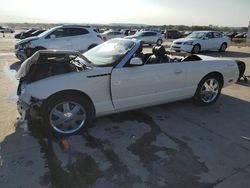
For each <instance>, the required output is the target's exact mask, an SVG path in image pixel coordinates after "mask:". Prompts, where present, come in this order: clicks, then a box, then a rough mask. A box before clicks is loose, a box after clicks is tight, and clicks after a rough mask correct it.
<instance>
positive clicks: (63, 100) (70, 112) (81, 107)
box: [44, 94, 94, 136]
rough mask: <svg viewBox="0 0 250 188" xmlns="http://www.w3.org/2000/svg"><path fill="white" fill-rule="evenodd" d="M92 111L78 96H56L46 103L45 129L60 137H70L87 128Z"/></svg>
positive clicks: (90, 120)
mask: <svg viewBox="0 0 250 188" xmlns="http://www.w3.org/2000/svg"><path fill="white" fill-rule="evenodd" d="M93 117H94V110H93V107H92V105H91V103H90V101H89V100H88V99H86V98H84V97H82V96H78V95H74V94H73V95H72V94H70V95H67V94H65V95H58V96H54V97H52V98H50V99H48V101H46V104H45V109H44V121H45V125H46V126H47V128H48V129H49V130H50V131H52V132H53V133H55V134H56V135H61V136H70V135H74V134H78V133H80V132H82V131H83V130H84V129H86V128H88V127H89V126H90V125H91V123H92V120H93Z"/></svg>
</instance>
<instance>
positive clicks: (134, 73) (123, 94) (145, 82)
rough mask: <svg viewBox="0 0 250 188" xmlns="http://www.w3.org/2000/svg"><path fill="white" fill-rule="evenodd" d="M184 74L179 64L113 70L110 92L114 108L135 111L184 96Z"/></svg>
mask: <svg viewBox="0 0 250 188" xmlns="http://www.w3.org/2000/svg"><path fill="white" fill-rule="evenodd" d="M185 79H186V72H185V66H183V64H182V63H162V64H148V65H143V66H133V67H123V68H114V69H113V71H112V73H111V93H112V100H113V104H114V107H115V108H116V109H124V108H135V107H142V106H147V105H152V104H159V103H162V102H167V101H171V100H177V99H180V98H182V97H184V96H185V94H186V93H185V87H186V83H185Z"/></svg>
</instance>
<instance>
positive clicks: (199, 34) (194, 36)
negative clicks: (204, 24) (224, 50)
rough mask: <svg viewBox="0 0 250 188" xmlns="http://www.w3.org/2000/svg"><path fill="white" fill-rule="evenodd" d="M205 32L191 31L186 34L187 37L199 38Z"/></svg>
mask: <svg viewBox="0 0 250 188" xmlns="http://www.w3.org/2000/svg"><path fill="white" fill-rule="evenodd" d="M205 34H206V33H205V32H193V33H191V34H190V35H188V36H187V38H195V39H201V38H203V37H204V36H205Z"/></svg>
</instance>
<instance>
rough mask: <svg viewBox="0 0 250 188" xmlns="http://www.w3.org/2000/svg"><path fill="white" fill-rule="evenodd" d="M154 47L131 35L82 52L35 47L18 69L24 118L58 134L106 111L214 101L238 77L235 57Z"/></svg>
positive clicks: (74, 129)
mask: <svg viewBox="0 0 250 188" xmlns="http://www.w3.org/2000/svg"><path fill="white" fill-rule="evenodd" d="M152 52H153V53H147V54H143V53H142V46H141V43H140V41H137V40H129V39H111V40H109V41H107V42H105V43H103V44H101V45H99V46H97V47H95V48H93V49H91V50H89V51H87V52H85V53H83V54H81V53H79V52H74V51H51V50H42V51H38V52H36V53H35V54H34V55H33V56H32V57H31V58H29V59H27V60H26V61H25V62H24V63H23V64H22V65H21V68H20V69H19V71H18V73H17V77H18V78H19V79H20V82H19V86H18V90H17V93H18V102H17V107H18V111H19V113H20V114H21V119H23V120H24V119H27V117H30V116H31V118H38V119H42V121H43V124H41V125H43V126H45V127H47V128H48V130H50V131H53V132H54V133H56V134H61V135H70V134H76V133H78V132H80V131H82V130H83V129H86V128H88V126H90V125H91V122H92V120H93V118H94V117H98V116H102V115H107V114H113V113H117V112H122V111H127V110H132V109H137V108H142V107H146V106H152V105H157V104H163V103H166V102H172V101H177V100H183V99H187V98H193V99H194V100H195V101H196V103H198V104H200V105H204V106H206V105H211V104H213V103H215V102H216V101H217V99H218V98H219V96H220V93H221V89H222V88H223V87H226V86H229V85H231V84H233V83H235V82H236V81H237V79H238V77H239V68H238V65H237V62H236V61H235V60H229V59H222V58H211V57H207V56H204V55H189V56H187V57H184V56H182V57H178V56H175V57H174V56H168V55H167V54H166V51H165V48H164V47H163V46H156V47H154V48H153V50H152ZM138 53H140V54H141V55H143V56H145V57H147V58H143V59H141V58H140V57H137V55H138Z"/></svg>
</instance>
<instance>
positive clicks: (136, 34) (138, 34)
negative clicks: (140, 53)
mask: <svg viewBox="0 0 250 188" xmlns="http://www.w3.org/2000/svg"><path fill="white" fill-rule="evenodd" d="M143 33H146V32H145V31H139V32H137V33H135V34H134V36H141V35H142V34H143Z"/></svg>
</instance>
